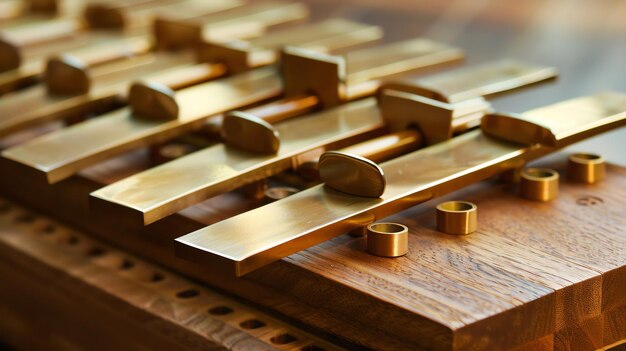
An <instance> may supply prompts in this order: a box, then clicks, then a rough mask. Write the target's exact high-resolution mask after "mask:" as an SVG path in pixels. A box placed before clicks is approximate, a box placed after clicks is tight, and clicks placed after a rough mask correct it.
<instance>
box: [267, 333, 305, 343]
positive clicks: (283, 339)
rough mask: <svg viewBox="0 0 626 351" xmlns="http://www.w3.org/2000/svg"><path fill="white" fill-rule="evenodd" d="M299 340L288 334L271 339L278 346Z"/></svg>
mask: <svg viewBox="0 0 626 351" xmlns="http://www.w3.org/2000/svg"><path fill="white" fill-rule="evenodd" d="M297 340H298V338H296V337H295V336H293V335H291V334H288V333H283V334H279V335H276V336H274V337H272V338H271V339H270V341H271V342H272V343H274V344H276V345H286V344H290V343H292V342H294V341H297Z"/></svg>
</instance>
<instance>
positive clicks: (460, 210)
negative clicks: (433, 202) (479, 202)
mask: <svg viewBox="0 0 626 351" xmlns="http://www.w3.org/2000/svg"><path fill="white" fill-rule="evenodd" d="M477 224H478V208H477V207H476V205H474V204H473V203H471V202H467V201H448V202H444V203H440V204H439V205H437V230H439V231H440V232H444V233H447V234H456V235H464V234H470V233H473V232H475V231H476V226H477Z"/></svg>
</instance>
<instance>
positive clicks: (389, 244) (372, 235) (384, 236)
mask: <svg viewBox="0 0 626 351" xmlns="http://www.w3.org/2000/svg"><path fill="white" fill-rule="evenodd" d="M367 251H368V252H369V253H371V254H373V255H376V256H382V257H400V256H404V255H406V253H407V252H409V228H407V227H406V226H404V225H402V224H398V223H388V222H381V223H372V224H370V225H368V226H367Z"/></svg>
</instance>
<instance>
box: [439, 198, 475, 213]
mask: <svg viewBox="0 0 626 351" xmlns="http://www.w3.org/2000/svg"><path fill="white" fill-rule="evenodd" d="M475 207H476V205H474V204H472V203H469V202H465V201H448V202H444V203H442V204H439V205H438V206H437V208H439V209H441V210H444V211H453V212H464V211H469V210H472V209H474V208H475Z"/></svg>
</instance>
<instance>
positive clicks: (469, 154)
mask: <svg viewBox="0 0 626 351" xmlns="http://www.w3.org/2000/svg"><path fill="white" fill-rule="evenodd" d="M524 116H525V117H526V116H528V117H530V118H537V119H539V120H541V121H542V123H544V124H545V125H546V126H549V127H550V129H551V130H552V131H553V132H554V134H555V135H556V136H557V139H558V142H557V147H559V148H560V147H564V146H567V145H569V144H571V143H573V142H576V141H579V140H581V139H584V138H588V137H591V136H593V135H596V134H598V133H601V132H604V131H607V130H610V129H613V128H616V127H618V126H622V125H624V124H626V96H624V95H622V94H617V93H601V94H597V95H593V96H588V97H582V98H578V99H573V100H569V101H566V102H562V103H559V104H555V105H551V106H547V107H543V108H539V109H536V110H532V111H530V112H528V113H527V114H524ZM555 150H556V149H555V148H553V147H546V146H542V145H533V146H521V145H519V144H512V143H509V142H505V141H499V140H497V139H494V138H491V137H488V136H486V135H484V134H483V133H482V132H481V131H480V130H476V131H473V132H469V133H466V134H463V135H460V136H458V137H455V138H453V139H451V140H449V141H446V142H443V143H439V144H436V145H433V146H431V147H428V148H425V149H421V150H418V151H415V152H413V153H410V154H407V155H405V156H403V157H400V158H397V159H394V160H392V161H388V162H385V163H383V164H381V165H380V167H381V168H382V169H383V170H384V174H385V177H386V179H387V187H386V190H385V192H384V194H383V195H382V197H380V198H363V197H357V196H352V195H348V194H344V193H340V192H337V191H333V190H331V189H328V188H326V187H325V186H323V185H320V186H316V187H313V188H310V189H307V190H304V191H302V192H300V193H297V194H294V195H292V196H290V197H287V198H285V199H283V200H280V201H276V202H274V203H271V204H268V205H266V206H263V207H260V208H257V209H254V210H252V211H249V212H246V213H244V214H241V215H238V216H235V217H231V218H229V219H227V220H224V221H222V222H219V223H216V224H214V225H211V226H209V227H206V228H203V229H200V230H198V231H195V232H193V233H190V234H188V235H185V236H183V237H180V238H178V239H176V254H177V255H178V256H179V257H182V258H185V259H189V260H192V261H195V262H198V263H202V264H206V265H209V266H210V269H213V270H222V271H227V272H230V273H232V274H235V275H237V276H241V275H244V274H246V273H249V272H251V271H254V270H255V269H258V268H260V267H262V266H264V265H267V264H269V263H271V262H274V261H276V260H279V259H281V258H283V257H286V256H288V255H290V254H293V253H295V252H298V251H300V250H304V249H306V248H308V247H310V246H312V245H316V244H318V243H320V242H323V241H325V240H328V239H330V238H333V237H335V236H337V235H340V234H342V233H345V232H347V231H350V230H354V229H356V228H359V227H362V226H366V225H367V224H369V223H371V222H373V221H375V220H378V219H381V218H384V217H386V216H388V215H390V214H393V213H396V212H399V211H402V210H404V209H406V208H409V207H411V206H414V205H417V204H419V203H422V202H424V201H427V200H429V199H432V198H434V197H437V196H441V195H443V194H445V193H448V192H451V191H454V190H457V189H459V188H462V187H464V186H466V185H469V184H472V183H475V182H478V181H481V180H483V179H486V178H488V177H490V176H492V175H495V174H498V173H500V172H502V171H504V170H506V169H509V168H512V167H516V166H519V164H520V162H522V161H527V160H532V159H535V158H537V157H540V156H542V155H545V154H547V153H550V152H553V151H555ZM159 190H160V189H159Z"/></svg>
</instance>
